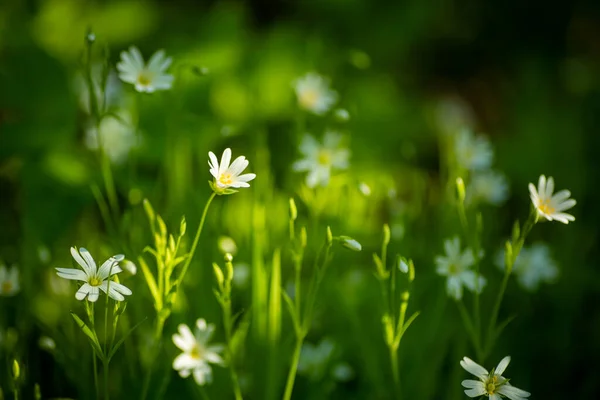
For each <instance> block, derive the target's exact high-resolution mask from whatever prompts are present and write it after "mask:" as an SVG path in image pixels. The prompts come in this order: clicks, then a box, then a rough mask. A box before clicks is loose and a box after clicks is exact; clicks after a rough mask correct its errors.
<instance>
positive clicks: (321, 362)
mask: <svg viewBox="0 0 600 400" xmlns="http://www.w3.org/2000/svg"><path fill="white" fill-rule="evenodd" d="M334 350H335V344H334V343H333V341H331V340H330V339H328V338H325V339H323V340H321V342H320V343H319V344H318V345H313V344H311V343H305V344H303V345H302V352H301V353H300V360H299V362H298V372H299V373H300V374H303V375H308V376H310V378H312V379H313V380H319V379H320V378H322V377H323V375H324V374H325V371H326V369H327V364H328V363H329V361H330V360H331V357H332V356H333V351H334Z"/></svg>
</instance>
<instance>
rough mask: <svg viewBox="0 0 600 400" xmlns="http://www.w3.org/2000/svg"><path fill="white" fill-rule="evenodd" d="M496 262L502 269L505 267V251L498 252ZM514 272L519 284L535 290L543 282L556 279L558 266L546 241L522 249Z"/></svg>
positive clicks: (550, 281) (532, 290) (514, 266)
mask: <svg viewBox="0 0 600 400" xmlns="http://www.w3.org/2000/svg"><path fill="white" fill-rule="evenodd" d="M496 264H497V265H498V267H500V268H501V269H504V268H505V265H504V252H503V251H500V252H499V253H498V256H497V258H496ZM512 272H513V273H514V274H515V275H516V277H517V282H519V285H521V286H522V287H523V288H524V289H526V290H529V291H530V292H534V291H536V290H537V289H538V288H539V286H540V284H541V283H542V282H545V283H552V282H554V281H555V280H556V278H557V277H558V266H557V265H556V262H555V261H554V260H553V259H552V257H551V255H550V248H549V247H548V246H547V245H546V244H544V243H535V244H533V245H532V246H530V247H523V248H522V249H521V252H520V253H519V256H518V257H517V259H516V260H515V264H514V265H513V269H512Z"/></svg>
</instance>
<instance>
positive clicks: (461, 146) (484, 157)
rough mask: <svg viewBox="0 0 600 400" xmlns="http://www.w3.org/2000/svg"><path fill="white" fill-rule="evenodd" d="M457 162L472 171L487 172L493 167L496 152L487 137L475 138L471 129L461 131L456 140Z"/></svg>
mask: <svg viewBox="0 0 600 400" xmlns="http://www.w3.org/2000/svg"><path fill="white" fill-rule="evenodd" d="M454 150H455V152H456V161H457V162H458V164H459V165H460V166H461V167H462V168H464V169H468V170H471V171H481V170H486V169H488V168H489V167H490V166H491V165H492V161H493V159H494V151H493V149H492V145H491V144H490V141H489V140H488V138H487V137H485V136H481V135H479V136H475V135H473V132H472V131H471V130H470V129H466V128H465V129H462V130H460V131H459V132H458V133H457V135H456V138H455V142H454Z"/></svg>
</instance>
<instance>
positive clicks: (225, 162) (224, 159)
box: [219, 148, 231, 175]
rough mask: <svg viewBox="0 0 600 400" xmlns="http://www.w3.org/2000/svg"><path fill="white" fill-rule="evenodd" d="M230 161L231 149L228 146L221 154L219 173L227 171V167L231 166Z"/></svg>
mask: <svg viewBox="0 0 600 400" xmlns="http://www.w3.org/2000/svg"><path fill="white" fill-rule="evenodd" d="M230 161H231V149H230V148H226V149H225V151H224V152H223V155H222V156H221V164H220V165H219V175H221V174H222V173H223V172H225V171H227V169H228V168H229V163H230Z"/></svg>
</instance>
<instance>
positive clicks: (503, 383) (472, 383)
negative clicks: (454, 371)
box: [460, 357, 531, 400]
mask: <svg viewBox="0 0 600 400" xmlns="http://www.w3.org/2000/svg"><path fill="white" fill-rule="evenodd" d="M509 363H510V357H504V358H503V359H502V360H501V361H500V362H499V363H498V366H497V367H496V368H495V369H493V370H492V371H491V372H488V371H487V370H486V369H485V368H483V367H482V366H481V365H479V364H477V363H476V362H475V361H473V360H471V359H470V358H468V357H464V358H463V359H462V360H461V361H460V365H461V367H463V368H464V369H465V370H466V371H467V372H469V373H471V374H473V375H475V376H476V377H477V378H478V379H479V380H473V379H466V380H464V381H462V383H461V384H462V385H463V387H465V388H466V389H467V390H465V394H466V395H467V396H469V397H480V396H486V397H488V398H489V399H490V400H500V399H501V398H502V397H507V398H509V399H511V400H526V399H527V398H528V397H529V396H531V394H530V393H529V392H526V391H524V390H521V389H518V388H516V387H514V386H513V385H511V384H510V382H509V380H508V379H506V378H505V377H504V376H502V374H503V373H504V371H505V370H506V367H508V364H509Z"/></svg>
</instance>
